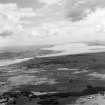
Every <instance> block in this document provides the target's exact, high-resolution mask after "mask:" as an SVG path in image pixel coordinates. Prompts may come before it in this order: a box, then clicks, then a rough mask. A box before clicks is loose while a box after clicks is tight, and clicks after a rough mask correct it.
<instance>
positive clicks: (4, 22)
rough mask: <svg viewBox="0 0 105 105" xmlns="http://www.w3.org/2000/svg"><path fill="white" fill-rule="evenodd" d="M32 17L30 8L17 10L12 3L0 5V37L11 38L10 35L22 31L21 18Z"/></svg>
mask: <svg viewBox="0 0 105 105" xmlns="http://www.w3.org/2000/svg"><path fill="white" fill-rule="evenodd" d="M34 15H35V13H34V12H33V10H32V8H18V7H17V5H16V4H13V3H12V4H11V3H9V4H0V33H1V34H0V35H1V36H9V35H10V36H11V33H14V32H15V33H16V32H17V33H18V32H19V31H23V26H22V24H21V18H22V17H32V16H34ZM5 30H6V31H5Z"/></svg>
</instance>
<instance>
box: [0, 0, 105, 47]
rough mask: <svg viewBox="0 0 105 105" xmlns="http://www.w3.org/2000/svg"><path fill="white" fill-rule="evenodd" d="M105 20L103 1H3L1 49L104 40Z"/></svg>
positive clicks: (0, 30) (0, 15)
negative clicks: (13, 46) (14, 46)
mask: <svg viewBox="0 0 105 105" xmlns="http://www.w3.org/2000/svg"><path fill="white" fill-rule="evenodd" d="M104 17H105V1H104V0H100V1H98V0H23V1H22V0H16V1H14V0H0V46H7V45H10V46H12V45H39V44H57V43H65V42H67V41H68V42H77V41H90V40H91V41H96V40H98V41H104V40H105V35H104V34H105V18H104ZM16 42H17V43H16Z"/></svg>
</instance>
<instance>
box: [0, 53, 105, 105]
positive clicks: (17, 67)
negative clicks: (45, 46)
mask: <svg viewBox="0 0 105 105" xmlns="http://www.w3.org/2000/svg"><path fill="white" fill-rule="evenodd" d="M104 57H105V53H104V52H102V53H91V54H78V55H65V56H55V57H35V58H34V59H31V60H28V61H26V62H22V63H18V64H13V65H9V66H5V67H1V68H0V72H1V74H0V84H1V87H0V93H1V96H2V95H3V94H4V93H6V92H8V91H10V92H14V93H15V94H20V93H21V92H23V93H24V92H26V93H27V91H28V92H31V93H34V95H35V96H37V97H38V98H32V99H31V100H29V99H30V98H29V94H28V93H27V94H28V96H27V95H23V93H22V94H21V95H20V96H19V97H18V98H17V99H16V105H33V104H34V105H72V104H73V103H75V102H76V100H77V99H78V98H79V97H80V96H84V95H85V96H86V95H88V94H96V93H98V92H99V91H100V90H104V87H105V84H104V83H105V58H104ZM87 86H92V87H94V89H96V90H97V87H98V89H99V88H100V89H99V90H97V91H95V93H94V92H93V93H92V92H89V93H84V91H85V90H86V89H87ZM101 88H102V89H101ZM17 91H18V92H19V93H16V92H17ZM31 93H30V94H31ZM9 94H10V93H8V95H7V96H8V97H10V96H9ZM57 94H58V95H57ZM62 94H63V96H62ZM46 95H48V96H49V97H50V98H49V97H47V98H45V99H44V98H42V99H41V96H42V97H45V96H46ZM60 95H61V97H60ZM62 97H63V98H62ZM52 98H53V99H52ZM52 100H53V101H52ZM43 101H44V102H43ZM46 102H47V104H46ZM10 105H12V104H10ZM74 105H75V104H74Z"/></svg>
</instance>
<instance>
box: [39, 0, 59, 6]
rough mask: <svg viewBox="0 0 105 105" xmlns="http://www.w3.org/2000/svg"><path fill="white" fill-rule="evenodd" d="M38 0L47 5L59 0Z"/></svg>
mask: <svg viewBox="0 0 105 105" xmlns="http://www.w3.org/2000/svg"><path fill="white" fill-rule="evenodd" d="M39 1H40V2H43V3H45V4H47V5H52V4H57V3H60V1H61V0H39Z"/></svg>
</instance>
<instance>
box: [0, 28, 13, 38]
mask: <svg viewBox="0 0 105 105" xmlns="http://www.w3.org/2000/svg"><path fill="white" fill-rule="evenodd" d="M11 35H13V32H11V31H9V30H5V31H2V32H1V33H0V36H1V37H8V36H11Z"/></svg>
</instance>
